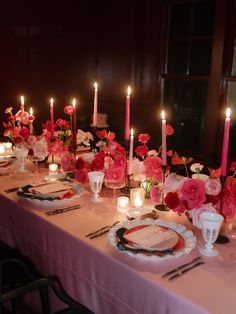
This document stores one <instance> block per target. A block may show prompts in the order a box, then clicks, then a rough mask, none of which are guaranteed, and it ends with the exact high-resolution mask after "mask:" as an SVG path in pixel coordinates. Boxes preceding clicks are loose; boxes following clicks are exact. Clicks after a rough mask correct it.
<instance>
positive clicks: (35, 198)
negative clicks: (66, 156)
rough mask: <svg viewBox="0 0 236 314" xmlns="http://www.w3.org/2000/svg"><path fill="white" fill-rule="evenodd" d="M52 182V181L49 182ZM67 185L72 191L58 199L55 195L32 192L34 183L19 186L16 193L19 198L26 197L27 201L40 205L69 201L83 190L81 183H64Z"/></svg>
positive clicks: (78, 195)
mask: <svg viewBox="0 0 236 314" xmlns="http://www.w3.org/2000/svg"><path fill="white" fill-rule="evenodd" d="M51 184H53V183H51ZM66 185H68V188H69V189H70V190H71V191H72V193H70V192H69V190H68V192H69V193H68V194H67V195H65V196H64V198H62V199H59V198H56V197H53V196H52V197H49V196H48V195H44V194H42V195H39V194H33V193H32V190H31V189H32V188H33V187H34V185H33V184H32V185H31V184H28V185H26V186H23V187H21V188H20V189H19V190H18V191H17V195H18V196H20V197H21V198H24V199H26V200H27V201H29V202H32V203H34V204H40V206H41V205H52V204H53V205H54V204H60V205H62V204H65V203H67V202H70V201H71V200H74V199H75V198H77V197H80V196H81V195H82V194H83V192H84V187H83V185H81V184H75V183H72V184H71V183H70V182H68V183H66ZM65 194H66V193H65Z"/></svg>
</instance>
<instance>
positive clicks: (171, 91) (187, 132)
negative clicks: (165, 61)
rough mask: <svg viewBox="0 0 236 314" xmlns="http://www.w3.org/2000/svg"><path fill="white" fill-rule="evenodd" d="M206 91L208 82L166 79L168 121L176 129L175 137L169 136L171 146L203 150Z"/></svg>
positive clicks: (191, 150) (196, 150) (188, 149)
mask: <svg viewBox="0 0 236 314" xmlns="http://www.w3.org/2000/svg"><path fill="white" fill-rule="evenodd" d="M206 94H207V82H206V81H176V80H166V82H165V99H164V103H165V108H166V112H167V115H168V123H170V124H172V125H173V127H174V129H175V134H174V136H173V137H170V138H168V143H169V148H170V149H174V150H176V151H177V152H187V153H190V154H191V153H193V152H197V153H199V152H200V150H201V143H202V136H201V135H202V130H203V128H204V120H203V117H204V111H205V107H206Z"/></svg>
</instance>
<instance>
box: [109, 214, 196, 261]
mask: <svg viewBox="0 0 236 314" xmlns="http://www.w3.org/2000/svg"><path fill="white" fill-rule="evenodd" d="M152 224H156V225H158V226H162V227H166V228H170V229H172V230H174V231H175V232H177V233H178V234H179V235H180V236H182V238H183V240H184V245H183V247H182V248H180V249H178V250H174V251H173V253H171V254H165V255H163V256H157V255H151V254H150V253H149V254H148V255H145V254H143V253H135V252H132V251H128V250H127V251H125V250H124V251H120V250H119V249H118V247H117V243H118V241H119V239H118V237H117V235H116V231H117V230H118V229H120V228H122V227H123V228H126V229H130V228H133V227H136V226H140V225H152ZM108 240H109V243H110V244H111V246H112V247H113V248H114V249H116V250H117V251H119V252H120V253H123V254H128V255H130V256H132V257H138V258H141V259H144V260H155V261H162V260H165V259H173V258H176V257H180V256H182V255H186V254H189V253H190V252H191V251H192V250H193V249H194V248H195V247H196V244H197V238H196V237H195V235H194V234H193V232H192V231H191V230H187V228H186V227H185V226H183V225H180V224H177V223H176V222H171V221H167V220H162V219H159V220H153V219H150V218H147V219H143V220H140V219H135V220H132V221H124V222H123V223H120V224H117V225H116V226H115V227H113V228H112V229H110V231H109V233H108Z"/></svg>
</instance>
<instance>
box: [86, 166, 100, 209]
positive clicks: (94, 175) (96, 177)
mask: <svg viewBox="0 0 236 314" xmlns="http://www.w3.org/2000/svg"><path fill="white" fill-rule="evenodd" d="M88 177H89V184H90V189H91V191H92V192H93V193H94V195H93V197H92V199H91V201H92V202H96V203H97V202H101V198H100V197H99V193H100V191H101V188H102V183H103V179H104V173H103V172H101V171H90V172H89V173H88Z"/></svg>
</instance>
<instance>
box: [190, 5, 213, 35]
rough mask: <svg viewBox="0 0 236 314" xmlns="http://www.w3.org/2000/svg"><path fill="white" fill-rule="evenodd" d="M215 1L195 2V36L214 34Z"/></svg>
mask: <svg viewBox="0 0 236 314" xmlns="http://www.w3.org/2000/svg"><path fill="white" fill-rule="evenodd" d="M215 3H216V1H213V0H206V1H199V2H195V6H194V18H193V36H212V35H213V29H214V16H215Z"/></svg>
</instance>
